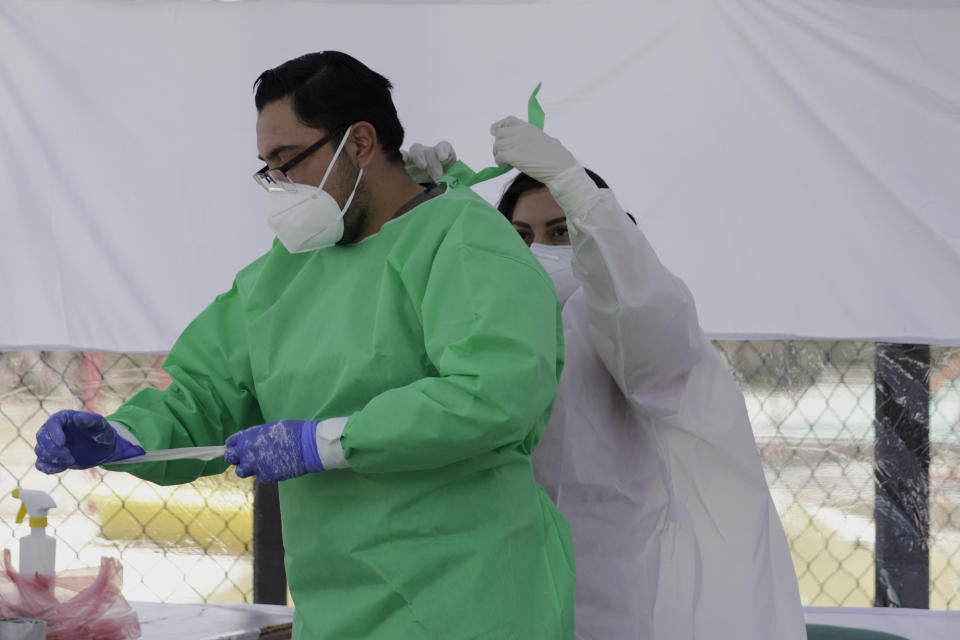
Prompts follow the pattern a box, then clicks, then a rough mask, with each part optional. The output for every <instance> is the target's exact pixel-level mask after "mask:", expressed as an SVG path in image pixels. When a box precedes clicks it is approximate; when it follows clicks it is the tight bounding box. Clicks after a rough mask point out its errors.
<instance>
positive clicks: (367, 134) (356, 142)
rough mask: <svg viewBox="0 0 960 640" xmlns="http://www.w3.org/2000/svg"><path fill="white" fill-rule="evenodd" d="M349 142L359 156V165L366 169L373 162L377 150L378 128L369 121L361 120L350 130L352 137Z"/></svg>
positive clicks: (357, 156)
mask: <svg viewBox="0 0 960 640" xmlns="http://www.w3.org/2000/svg"><path fill="white" fill-rule="evenodd" d="M347 144H348V145H351V146H352V147H353V148H354V150H355V152H356V158H357V167H359V168H360V169H366V168H367V167H369V166H370V163H371V162H373V156H374V154H375V153H376V151H377V130H376V129H375V128H374V126H373V125H372V124H370V123H369V122H365V121H363V120H361V121H360V122H358V123H356V124H355V125H353V128H352V129H351V130H350V139H349V140H347Z"/></svg>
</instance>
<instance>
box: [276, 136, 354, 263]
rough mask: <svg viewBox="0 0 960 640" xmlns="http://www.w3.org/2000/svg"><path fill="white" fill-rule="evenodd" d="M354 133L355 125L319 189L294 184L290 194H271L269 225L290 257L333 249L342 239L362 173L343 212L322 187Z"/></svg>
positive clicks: (285, 192) (281, 192)
mask: <svg viewBox="0 0 960 640" xmlns="http://www.w3.org/2000/svg"><path fill="white" fill-rule="evenodd" d="M351 129H353V126H352V125H351V126H350V128H348V129H347V132H346V133H345V134H343V140H341V141H340V146H339V147H337V151H336V153H334V154H333V159H332V160H331V161H330V165H329V166H328V167H327V170H326V172H325V173H324V174H323V179H322V180H321V181H320V186H319V187H311V186H310V185H308V184H300V183H299V182H297V183H294V184H293V186H294V187H295V188H294V189H292V190H290V191H286V190H284V191H271V192H270V194H269V198H270V200H269V202H270V205H269V206H270V215H269V217H268V218H267V224H269V225H270V228H271V229H272V230H273V232H274V233H275V234H277V237H278V238H279V239H280V242H282V243H283V246H284V247H286V248H287V251H289V252H290V253H304V252H306V251H313V250H315V249H324V248H326V247H332V246H333V245H335V244H336V243H337V242H339V241H340V238H342V237H343V216H344V215H345V214H346V212H347V209H349V208H350V203H352V202H353V196H355V195H356V193H357V187H358V186H359V185H360V178H362V177H363V169H360V172H359V174H357V181H356V182H355V183H354V184H353V191H351V192H350V197H349V198H347V202H346V204H345V205H344V206H343V209H341V208H340V205H339V204H337V201H336V199H335V198H334V197H333V196H332V195H330V194H329V193H327V192H326V191H324V190H323V185H324V184H326V182H327V178H328V177H329V176H330V172H331V171H332V170H333V166H334V165H335V164H336V163H337V159H338V158H339V157H340V153H341V152H342V151H343V145H344V144H345V143H346V142H347V138H348V137H350V130H351Z"/></svg>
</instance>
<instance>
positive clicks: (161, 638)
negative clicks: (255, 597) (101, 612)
mask: <svg viewBox="0 0 960 640" xmlns="http://www.w3.org/2000/svg"><path fill="white" fill-rule="evenodd" d="M130 606H132V607H133V609H134V611H136V612H137V616H138V617H139V618H140V629H141V631H142V632H143V636H142V640H187V639H189V640H257V639H258V638H260V633H261V631H262V630H263V629H265V628H267V627H272V626H276V625H282V624H289V623H290V622H292V621H293V607H284V606H280V605H272V604H163V603H156V602H131V603H130Z"/></svg>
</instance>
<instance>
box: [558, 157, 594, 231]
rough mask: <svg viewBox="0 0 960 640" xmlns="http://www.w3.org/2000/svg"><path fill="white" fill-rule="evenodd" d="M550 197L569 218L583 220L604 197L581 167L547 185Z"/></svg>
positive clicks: (569, 171)
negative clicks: (598, 200)
mask: <svg viewBox="0 0 960 640" xmlns="http://www.w3.org/2000/svg"><path fill="white" fill-rule="evenodd" d="M547 188H548V189H549V190H550V195H552V196H553V199H554V200H556V201H557V204H558V205H560V208H561V209H563V212H564V213H566V214H567V217H570V218H573V219H574V220H577V221H579V220H582V219H584V218H585V217H586V216H587V214H588V213H589V212H590V209H591V208H593V206H594V204H595V203H596V201H597V199H598V198H600V197H602V193H601V191H600V188H599V187H598V186H597V185H596V183H595V182H594V181H593V180H592V179H591V178H590V176H589V175H587V172H586V171H585V170H584V169H583V167H581V166H580V165H574V166H572V167H570V168H569V169H566V170H565V171H564V172H563V173H561V174H560V175H558V176H557V177H556V178H554V179H553V180H551V181H550V182H548V183H547Z"/></svg>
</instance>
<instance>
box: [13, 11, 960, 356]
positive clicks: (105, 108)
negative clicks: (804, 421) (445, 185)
mask: <svg viewBox="0 0 960 640" xmlns="http://www.w3.org/2000/svg"><path fill="white" fill-rule="evenodd" d="M323 49H339V50H342V51H346V52H348V53H350V54H352V55H354V56H356V57H357V58H359V59H361V60H362V61H364V62H365V63H366V64H368V65H369V66H370V67H372V68H373V69H375V70H377V71H379V72H381V73H383V74H384V75H386V76H387V77H388V78H390V79H391V80H392V81H393V82H394V85H395V87H396V88H395V92H394V97H395V100H396V103H397V106H398V109H399V112H400V116H401V119H402V121H403V123H404V125H405V127H406V129H407V142H406V143H407V144H408V145H409V144H410V143H412V142H418V141H419V142H424V143H433V142H435V141H437V140H440V139H446V140H449V141H450V142H452V143H453V144H454V146H455V148H456V149H457V151H458V154H459V155H460V157H461V158H462V159H464V160H465V161H466V162H467V163H468V164H470V165H471V166H473V167H474V168H477V169H479V168H481V167H483V166H486V165H488V164H490V162H491V157H490V142H491V138H490V136H489V134H488V127H489V125H490V123H491V122H493V121H494V120H496V119H499V118H500V117H503V116H505V115H508V114H511V113H512V114H516V115H520V116H525V104H526V98H527V97H528V95H529V94H530V91H531V90H532V88H533V87H534V86H535V85H536V83H537V82H538V81H541V80H542V81H543V90H542V91H541V102H542V103H543V105H544V108H545V109H546V112H547V123H546V130H547V132H549V133H551V134H553V135H555V136H557V137H559V138H560V139H561V140H562V141H564V143H565V144H566V145H567V146H568V147H569V148H570V149H571V150H572V151H573V152H574V153H575V154H576V155H577V156H578V157H579V158H580V159H581V161H582V162H583V163H584V164H586V165H588V166H590V167H591V168H594V169H595V170H596V171H598V172H599V173H600V174H601V175H603V176H604V177H605V178H606V179H607V181H608V182H610V183H611V185H612V186H613V187H614V189H615V191H616V192H617V194H618V196H619V198H620V200H621V202H622V203H623V204H624V206H625V208H626V209H627V210H629V211H631V212H633V213H634V214H635V215H636V216H637V217H638V218H639V220H640V224H641V225H642V227H643V228H644V229H645V230H646V232H647V233H648V235H649V236H650V238H651V240H652V242H653V244H654V246H655V247H657V249H658V250H659V252H660V254H661V257H662V258H663V260H664V262H665V263H667V264H668V265H669V266H671V268H672V269H673V270H674V271H675V272H676V273H677V274H678V275H680V276H682V277H683V278H684V279H685V280H686V281H687V283H688V284H689V286H690V288H691V289H692V290H693V292H694V293H695V295H696V297H697V300H698V302H699V309H700V314H701V319H702V322H703V325H704V327H705V329H706V330H707V332H708V333H709V334H711V335H712V336H714V337H743V338H771V337H781V336H797V337H811V338H861V339H893V340H903V341H920V342H933V343H942V344H960V294H958V293H957V288H956V283H958V282H960V2H947V1H945V0H941V1H936V2H933V1H929V0H928V1H924V0H903V1H902V2H898V1H894V0H888V1H882V0H874V1H868V0H863V1H860V2H842V1H838V0H833V1H828V0H817V1H815V0H752V1H748V0H743V1H735V0H729V1H723V2H713V1H708V0H685V1H684V0H664V1H654V0H644V1H640V0H619V1H615V0H608V1H604V0H593V1H576V2H575V1H572V0H570V1H564V0H559V1H554V2H526V3H521V2H497V3H494V2H453V1H451V2H441V1H439V0H437V1H434V2H419V3H414V2H403V1H394V2H379V3H374V2H351V3H326V2H290V1H281V0H276V1H266V0H263V1H259V2H257V1H248V2H232V3H223V2H207V1H202V0H180V1H173V0H171V1H140V2H127V1H122V0H111V1H108V0H3V1H2V2H0V349H15V348H26V347H45V348H87V349H103V350H120V351H163V350H166V349H168V348H169V347H170V346H171V344H172V342H173V340H174V339H175V338H176V336H177V335H178V334H179V332H180V331H181V330H182V329H183V327H185V326H186V324H187V323H188V322H189V320H190V319H191V318H192V317H193V316H194V315H195V314H196V313H198V312H199V311H200V310H201V309H202V308H203V307H204V306H205V305H206V304H207V303H208V302H209V301H210V300H212V298H213V296H214V295H216V294H217V293H219V292H221V291H224V290H226V289H228V288H229V287H230V284H231V281H232V277H233V274H234V273H235V272H236V271H237V270H238V269H240V268H241V267H242V266H243V265H244V264H246V263H248V262H249V261H251V260H252V259H254V258H255V257H256V256H258V255H259V254H260V253H262V252H263V251H265V250H266V249H267V248H269V246H270V242H271V240H272V238H271V234H270V232H269V230H268V228H267V226H266V223H265V215H264V213H263V210H264V205H265V202H264V197H265V194H263V193H262V192H261V190H260V189H259V188H258V187H257V186H256V185H255V184H254V182H253V181H252V180H251V179H250V177H249V174H250V173H252V172H253V171H254V170H256V169H257V168H258V167H259V163H258V162H257V160H256V146H255V135H254V122H255V117H256V114H255V111H254V107H253V98H252V89H251V87H252V83H253V81H254V79H255V78H256V77H257V75H259V73H260V72H261V71H263V70H264V69H266V68H268V67H273V66H276V65H277V64H280V63H282V62H283V61H285V60H287V59H289V58H292V57H295V56H297V55H300V54H302V53H306V52H309V51H318V50H323ZM503 183H504V181H503V179H501V180H499V181H497V182H496V183H493V184H488V185H481V186H480V187H479V188H478V191H479V192H480V193H481V194H482V195H484V196H486V197H488V198H489V199H491V200H493V199H495V198H496V196H497V195H498V194H499V191H500V189H501V187H502V186H503Z"/></svg>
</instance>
